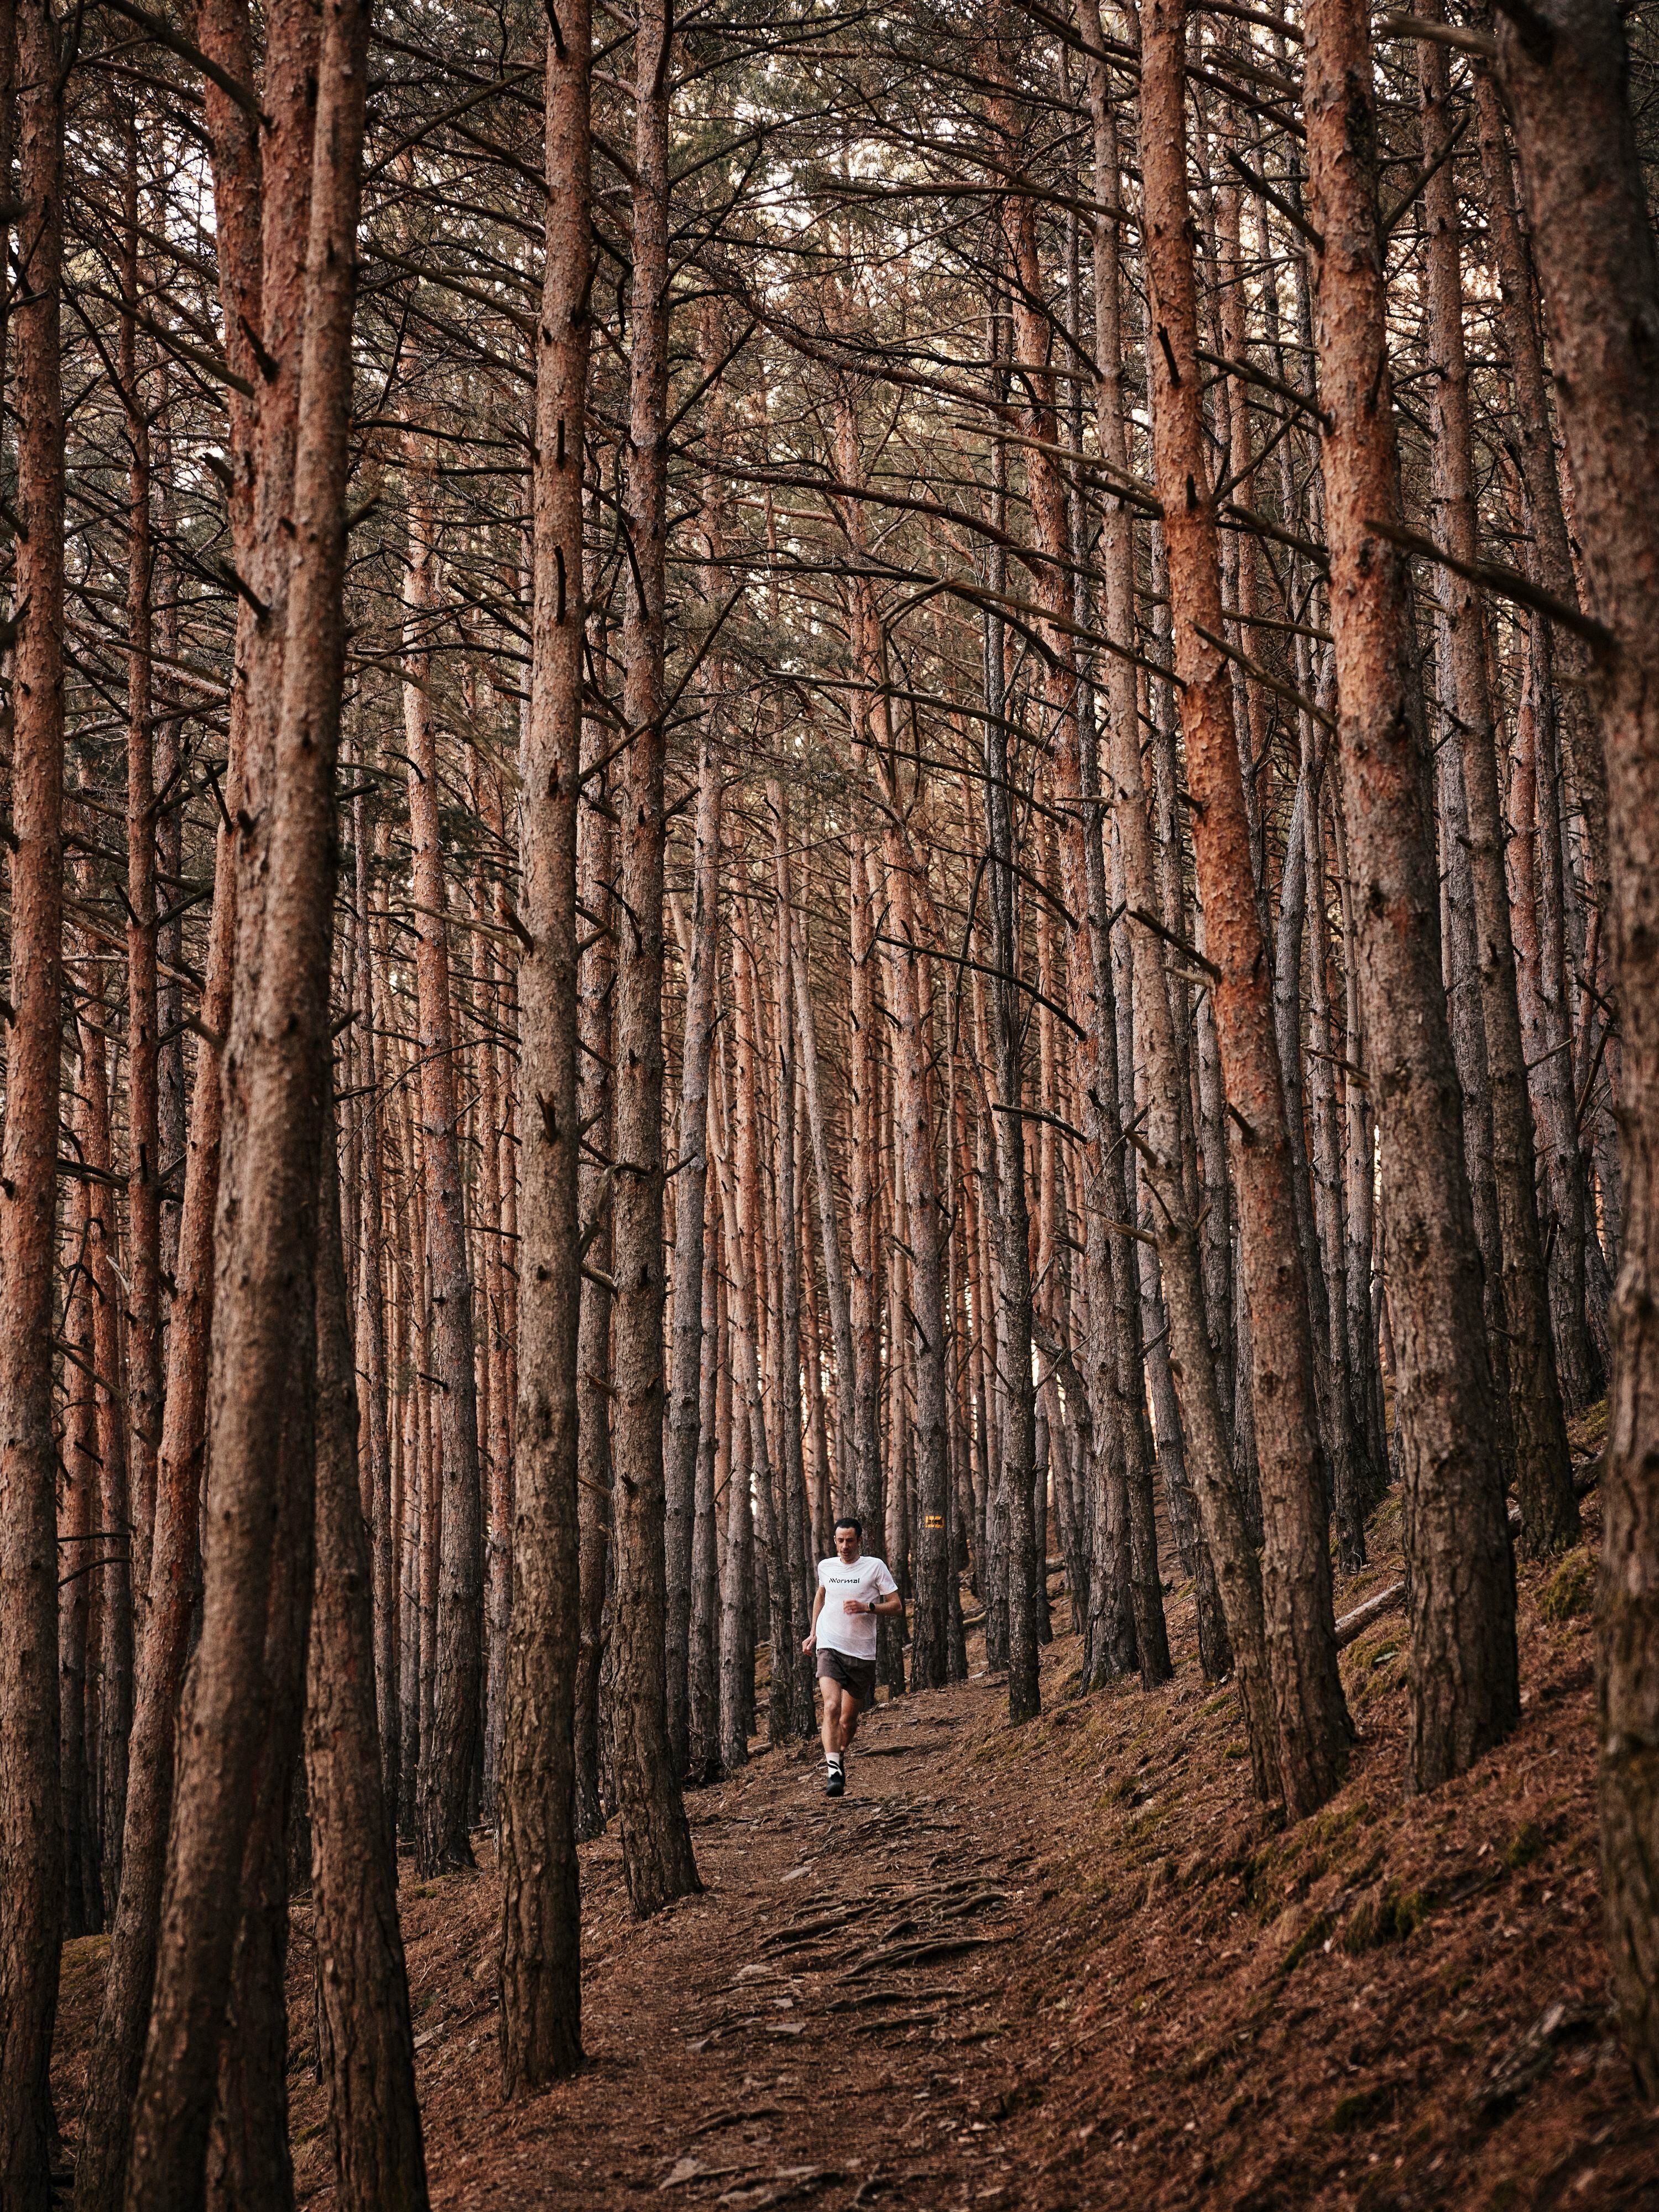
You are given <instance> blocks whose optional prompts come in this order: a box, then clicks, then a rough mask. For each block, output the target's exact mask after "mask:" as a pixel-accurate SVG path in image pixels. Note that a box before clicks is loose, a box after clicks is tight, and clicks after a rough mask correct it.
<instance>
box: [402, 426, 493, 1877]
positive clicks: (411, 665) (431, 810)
mask: <svg viewBox="0 0 1659 2212" xmlns="http://www.w3.org/2000/svg"><path fill="white" fill-rule="evenodd" d="M406 442H407V445H408V447H409V463H410V465H409V467H408V469H407V471H406V472H405V483H406V484H407V487H408V500H409V560H408V566H407V568H406V569H405V571H404V739H405V742H406V744H408V747H409V831H410V842H411V844H412V846H413V848H414V858H413V862H412V865H411V868H410V878H411V884H412V889H413V892H414V904H415V919H416V951H415V983H416V1007H417V1012H418V1019H419V1024H420V1108H421V1139H422V1154H423V1157H424V1162H425V1168H426V1259H427V1267H428V1273H429V1276H430V1280H431V1292H432V1304H433V1308H434V1314H435V1319H434V1326H433V1340H434V1341H433V1355H434V1360H435V1377H436V1383H437V1393H438V1420H437V1434H438V1441H439V1448H440V1451H441V1462H440V1465H439V1468H438V1470H437V1485H436V1487H437V1492H438V1500H439V1518H440V1533H439V1582H438V1623H437V1649H436V1651H435V1655H434V1657H435V1683H434V1696H433V1714H432V1728H431V1730H430V1732H429V1734H428V1735H426V1736H425V1737H423V1738H422V1743H421V1763H420V1775H419V1782H418V1796H417V1803H416V1822H415V1858H416V1865H417V1867H418V1868H419V1869H420V1871H421V1872H422V1874H423V1875H432V1874H436V1873H438V1872H440V1871H441V1870H442V1869H445V1868H448V1867H470V1866H471V1865H472V1863H473V1857H472V1842H471V1833H470V1829H471V1807H472V1781H473V1770H474V1766H475V1765H476V1762H477V1755H478V1721H479V1693H480V1689H481V1686H482V1684H483V1489H482V1486H481V1481H480V1475H479V1467H478V1394H477V1362H476V1358H475V1347H474V1342H473V1324H472V1275H471V1267H470V1265H469V1258H468V1253H467V1246H466V1190H465V1183H464V1182H463V1180H462V1175H461V1151H460V1129H459V1121H460V1100H459V1083H458V1081H457V1077H456V1066H455V1054H456V1045H455V1013H454V1003H453V990H452V987H451V981H450V960H449V924H448V921H447V907H448V895H447V889H446V886H445V881H444V862H443V845H442V835H441V827H440V823H439V809H438V750H437V731H436V728H435V724H434V720H433V713H432V702H431V694H430V690H429V688H428V686H429V679H430V671H431V660H430V655H429V652H428V646H429V632H430V629H431V624H432V619H433V617H432V593H433V580H432V562H433V539H434V537H435V518H434V514H433V496H432V495H433V464H432V461H431V458H430V456H429V454H428V453H427V452H426V451H425V450H424V441H422V440H421V439H420V438H419V436H418V435H417V434H414V433H410V434H409V435H408V437H407V441H406Z"/></svg>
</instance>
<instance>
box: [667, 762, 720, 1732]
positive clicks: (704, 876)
mask: <svg viewBox="0 0 1659 2212" xmlns="http://www.w3.org/2000/svg"><path fill="white" fill-rule="evenodd" d="M720 795H721V794H720V761H719V757H718V756H717V754H716V752H715V749H714V732H713V730H712V729H711V728H708V727H707V726H706V727H705V729H704V732H703V737H702V746H701V748H700V750H699V753H698V758H697V821H696V860H695V864H694V873H693V878H692V912H691V928H690V953H691V957H690V964H689V966H688V968H687V971H686V981H685V1023H684V1041H683V1044H682V1048H681V1055H680V1138H679V1141H680V1166H679V1168H678V1172H677V1174H676V1176H675V1201H674V1202H675V1221H674V1318H673V1346H672V1358H671V1367H670V1375H671V1383H670V1387H669V1393H668V1454H667V1464H666V1467H665V1492H666V1513H665V1545H664V1550H665V1560H666V1572H667V1584H668V1633H667V1638H666V1662H667V1669H668V1745H669V1756H670V1758H671V1759H672V1761H673V1763H674V1771H675V1772H676V1773H677V1774H684V1772H685V1771H686V1769H687V1765H688V1763H689V1760H690V1665H691V1648H690V1647H691V1559H692V1553H693V1550H694V1548H695V1539H696V1486H697V1466H698V1450H699V1442H700V1438H701V1434H702V1357H703V1334H702V1330H703V1297H702V1274H703V1264H702V1245H703V1217H704V1215H705V1213H706V1212H707V1210H708V1209H707V1204H706V1200H707V1196H708V1065H709V1058H710V1054H711V1049H712V1047H713V1043H714V970H715V967H716V965H717V963H718V961H719V958H720V943H719V937H718V930H719V925H720Z"/></svg>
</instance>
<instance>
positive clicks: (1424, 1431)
mask: <svg viewBox="0 0 1659 2212" xmlns="http://www.w3.org/2000/svg"><path fill="white" fill-rule="evenodd" d="M1306 56H1307V77H1306V87H1307V99H1306V110H1307V121H1308V151H1309V166H1310V185H1311V200H1312V205H1311V210H1310V212H1311V217H1312V220H1313V221H1314V222H1316V225H1317V227H1318V228H1319V230H1320V231H1321V233H1322V236H1323V240H1324V250H1323V252H1322V256H1321V263H1320V272H1319V303H1318V316H1317V325H1316V343H1317V352H1318V360H1319V389H1320V397H1321V399H1322V404H1323V405H1324V407H1325V409H1326V410H1327V412H1326V420H1325V426H1324V430H1323V436H1322V453H1323V459H1324V471H1325V485H1326V531H1327V541H1328V545H1329V549H1330V560H1331V623H1332V628H1333V630H1334V635H1335V639H1336V680H1337V697H1338V710H1339V722H1340V732H1339V744H1340V753H1341V762H1342V806H1343V813H1344V817H1345V822H1346V834H1347V859H1348V864H1349V867H1350V870H1351V872H1352V878H1353V881H1352V906H1353V911H1354V915H1355V919H1356V921H1357V924H1358V935H1357V939H1356V941H1355V943H1354V945H1353V951H1352V958H1353V959H1354V961H1355V963H1356V964H1357V967H1358V976H1359V1004H1360V1008H1361V1012H1362V1016H1363V1020H1364V1035H1365V1040H1366V1064H1365V1065H1366V1074H1367V1077H1368V1079H1369V1081H1370V1088H1371V1093H1372V1097H1373V1098H1374V1099H1375V1100H1376V1103H1377V1107H1378V1110H1379V1113H1380V1116H1381V1121H1382V1143H1383V1152H1382V1172H1383V1206H1384V1209H1385V1212H1386V1216H1387V1219H1388V1225H1389V1256H1390V1260H1391V1261H1392V1270H1393V1272H1392V1281H1391V1290H1392V1292H1393V1298H1394V1313H1395V1322H1396V1325H1397V1326H1399V1328H1400V1334H1399V1335H1398V1337H1397V1340H1396V1349H1397V1352H1398V1357H1399V1376H1398V1395H1397V1398H1396V1401H1395V1404H1396V1425H1397V1433H1398V1436H1399V1438H1400V1444H1401V1474H1402V1480H1403V1483H1404V1488H1405V1494H1406V1528H1407V1560H1408V1564H1409V1569H1410V1575H1409V1579H1410V1583H1411V1592H1412V1596H1411V1618H1412V1632H1413V1636H1412V1659H1411V1677H1410V1698H1411V1720H1410V1734H1409V1741H1408V1747H1407V1781H1408V1786H1409V1787H1411V1788H1412V1789H1415V1790H1425V1789H1432V1788H1433V1787H1435V1785H1436V1784H1438V1783H1439V1782H1442V1781H1443V1780H1444V1779H1445V1778H1447V1777H1448V1776H1449V1775H1451V1774H1455V1773H1457V1772H1459V1771H1462V1769H1463V1768H1465V1767H1467V1766H1468V1765H1469V1764H1470V1763H1471V1761H1472V1760H1474V1759H1476V1758H1478V1757H1479V1756H1480V1753H1481V1752H1483V1751H1484V1750H1486V1749H1487V1748H1488V1747H1490V1746H1491V1745H1492V1744H1493V1743H1495V1742H1497V1741H1498V1740H1499V1739H1500V1738H1501V1737H1503V1736H1504V1735H1506V1734H1507V1733H1508V1731H1509V1730H1510V1729H1511V1728H1512V1727H1513V1726H1514V1724H1515V1721H1516V1716H1517V1713H1518V1711H1519V1705H1518V1698H1519V1688H1518V1684H1517V1681H1516V1647H1515V1583H1514V1571H1513V1565H1512V1562H1511V1558H1510V1536H1509V1522H1508V1519H1507V1516H1506V1514H1505V1510H1504V1486H1503V1471H1502V1468H1501V1466H1500V1464H1499V1462H1498V1455H1497V1453H1496V1451H1495V1449H1494V1447H1493V1440H1492V1423H1493V1416H1494V1405H1493V1398H1492V1370H1491V1365H1490V1363H1489V1360H1488V1358H1487V1351H1486V1339H1485V1334H1484V1331H1483V1330H1482V1328H1481V1327H1480V1262H1479V1256H1478V1254H1477V1252H1476V1249H1475V1244H1474V1223H1473V1218H1472V1216H1471V1212H1470V1206H1469V1194H1468V1176H1467V1172H1466V1170H1465V1168H1464V1164H1463V1155H1462V1131H1461V1128H1460V1126H1459V1115H1458V1094H1457V1081H1456V1073H1455V1067H1454V1065H1453V1061H1452V1054H1451V1039H1450V1035H1449V1030H1448V1027H1447V1019H1446V1003H1445V994H1444V993H1443V990H1442V988H1441V983H1440V975H1439V958H1438V941H1437V940H1438V935H1439V933H1438V930H1437V926H1436V921H1437V885H1436V881H1435V862H1434V849H1433V841H1432V835H1431V828H1430V824H1429V822H1428V820H1427V818H1426V815H1425V806H1424V799H1423V766H1424V750H1423V749H1424V737H1423V732H1422V731H1421V730H1420V729H1419V727H1418V726H1417V724H1416V722H1415V720H1414V719H1413V679H1412V670H1411V665H1410V656H1411V651H1412V638H1411V627H1410V613H1409V606H1408V603H1407V580H1406V574H1405V568H1404V564H1403V562H1401V559H1400V557H1399V556H1398V555H1397V554H1396V553H1395V551H1394V550H1393V549H1392V548H1391V547H1390V545H1389V543H1388V542H1387V541H1386V540H1384V539H1380V538H1378V537H1377V536H1376V534H1375V532H1373V531H1372V530H1371V529H1370V522H1371V521H1372V520H1380V521H1383V522H1391V521H1393V520H1395V519H1396V518H1397V516H1398V513H1399V509H1400V489H1399V461H1398V451H1397V445H1396V440H1395V426H1394V415H1393V410H1392V403H1391V400H1390V398H1389V381H1388V359H1387V339H1386V331H1385V324H1384V313H1383V306H1384V302H1383V269H1382V258H1381V249H1380V245H1379V239H1378V219H1377V198H1376V106H1375V100H1374V95H1373V93H1372V89H1371V64H1370V46H1369V38H1368V30H1367V21H1366V18H1365V16H1364V14H1363V12H1362V11H1361V10H1360V9H1358V6H1357V5H1356V4H1355V0H1309V8H1308V15H1307V46H1306Z"/></svg>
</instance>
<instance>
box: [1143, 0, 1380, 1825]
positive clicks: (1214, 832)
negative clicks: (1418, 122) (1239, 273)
mask: <svg viewBox="0 0 1659 2212" xmlns="http://www.w3.org/2000/svg"><path fill="white" fill-rule="evenodd" d="M1186 27H1187V8H1186V0H1150V4H1149V6H1148V7H1147V8H1146V10H1145V11H1144V14H1143V18H1142V57H1141V80H1140V100H1141V139H1142V148H1141V161H1142V167H1143V171H1144V173H1145V179H1146V202H1145V204H1146V257H1147V268H1148V275H1149V279H1150V285H1151V293H1152V297H1151V302H1150V307H1149V316H1150V319H1151V321H1152V324H1153V325H1154V326H1155V328H1156V331H1157V333H1158V356H1157V357H1154V356H1153V354H1152V348H1151V347H1150V346H1149V347H1148V349H1147V357H1148V365H1149V368H1151V371H1152V401H1153V407H1152V430H1153V449H1154V458H1155V463H1156V469H1157V481H1158V495H1159V497H1160V499H1161V500H1162V501H1163V506H1164V539H1165V543H1166V545H1167V547H1168V551H1169V564H1170V604H1171V609H1172V611H1173V615H1174V628H1175V649H1176V672H1177V674H1178V676H1179V678H1180V679H1181V684H1182V690H1181V725H1182V736H1183V738H1184V739H1185V742H1186V755H1187V775H1188V782H1189V784H1190V785H1191V787H1192V791H1193V796H1194V799H1195V800H1196V801H1197V805H1196V806H1195V808H1194V824H1193V848H1194V856H1195V859H1196V862H1197V867H1198V878H1199V887H1200V894H1201V896H1202V897H1203V901H1204V923H1205V943H1206V947H1207V948H1208V954H1209V957H1210V958H1211V959H1212V960H1213V961H1215V962H1216V963H1218V971H1219V972H1218V974H1217V975H1216V976H1215V979H1214V981H1213V985H1212V1000H1213V1003H1214V1006H1215V1015H1216V1029H1217V1032H1218V1036H1219V1038H1220V1042H1221V1058H1222V1072H1223V1076H1224V1079H1225V1083H1226V1085H1227V1091H1228V1107H1229V1112H1230V1114H1231V1116H1232V1118H1233V1120H1234V1122H1235V1125H1236V1127H1237V1126H1238V1125H1240V1124H1242V1125H1243V1126H1242V1127H1239V1131H1238V1133H1239V1138H1240V1139H1241V1140H1240V1141H1237V1142H1236V1143H1235V1144H1234V1146H1233V1155H1232V1165H1233V1170H1234V1183H1235V1188H1236V1189H1237V1195H1238V1206H1239V1225H1240V1231H1241V1243H1242V1249H1243V1274H1244V1286H1245V1295H1246V1297H1247V1300H1248V1302H1249V1316H1250V1338H1251V1347H1252V1356H1253V1369H1252V1373H1251V1377H1250V1383H1251V1398H1252V1404H1253V1407H1254V1410H1255V1431H1256V1449H1257V1453H1258V1456H1259V1462H1260V1466H1261V1509H1262V1521H1263V1527H1264V1534H1265V1540H1266V1541H1265V1545H1264V1549H1263V1555H1262V1585H1263V1598H1264V1601H1265V1608H1266V1616H1267V1663H1268V1668H1269V1670H1270V1674H1271V1679H1272V1682H1273V1699H1274V1708H1275V1717H1276V1723H1277V1733H1278V1759H1279V1782H1280V1784H1281V1786H1282V1788H1283V1790H1284V1792H1285V1806H1286V1808H1287V1810H1288V1811H1289V1813H1290V1814H1291V1817H1292V1818H1293V1819H1299V1818H1300V1817H1301V1816H1302V1815H1303V1814H1306V1813H1310V1812H1311V1811H1313V1809H1314V1808H1316V1806H1319V1805H1322V1804H1323V1803H1324V1802H1325V1800H1326V1799H1327V1798H1328V1796H1330V1795H1331V1793H1332V1791H1333V1790H1334V1789H1335V1788H1336V1787H1337V1785H1338V1784H1339V1783H1340V1780H1341V1778H1342V1774H1343V1771H1344V1769H1345V1767H1346V1763H1347V1741H1348V1733H1349V1730H1348V1721H1347V1708H1346V1703H1345V1701H1344V1699H1343V1694H1342V1684H1341V1678H1340V1675H1339V1674H1338V1672H1337V1665H1336V1644H1335V1638H1334V1618H1335V1617H1334V1611H1333V1607H1332V1601H1331V1572H1330V1554H1329V1551H1328V1547H1327V1538H1326V1505H1325V1496H1324V1482H1325V1470H1324V1468H1323V1466H1322V1455H1321V1453H1320V1449H1319V1433H1320V1425H1319V1415H1318V1408H1317V1405H1316V1398H1315V1393H1314V1361H1313V1342H1312V1334H1311V1329H1310V1322H1309V1317H1308V1293H1307V1284H1306V1281H1305V1279H1304V1270H1303V1267H1302V1265H1301V1251H1302V1247H1301V1241H1300V1238H1299V1236H1298V1232H1297V1211H1296V1206H1295V1203H1294V1200H1293V1196H1292V1193H1291V1173H1292V1160H1291V1147H1290V1143H1289V1139H1288V1136H1287V1133H1286V1127H1285V1094H1284V1088H1283V1084H1282V1080H1281V1074H1280V1068H1279V1053H1278V1049H1277V1046H1276V1043H1275V1041H1274V1036H1273V1010H1272V1006H1271V1002H1270V997H1269V988H1268V967H1267V948H1266V945H1264V943H1263V941H1262V936H1261V917H1260V913H1259V910H1258V908H1257V905H1256V901H1255V884H1254V878H1253V877H1252V873H1251V869H1250V858H1249V821H1248V816H1247V811H1246V808H1245V804H1244V790H1243V779H1242V775H1241V773H1240V768H1239V756H1238V740H1237V734H1236V732H1235V729H1234V725H1233V708H1232V687H1231V680H1230V678H1229V676H1228V672H1227V663H1226V660H1225V656H1224V655H1223V654H1222V653H1220V652H1219V651H1218V648H1217V646H1216V645H1215V644H1214V643H1213V642H1212V641H1213V640H1216V639H1218V638H1220V637H1221V636H1222V635H1224V632H1223V629H1222V623H1223V620H1224V617H1223V615H1222V607H1221V572H1220V565H1219V561H1218V548H1217V532H1216V520H1215V502H1214V494H1213V490H1212V487H1211V484H1210V481H1209V472H1208V468H1207V465H1206V460H1205V455H1204V422H1203V414H1202V409H1201V404H1200V386H1199V363H1198V320H1197V301H1196V291H1195V285H1194V271H1193V257H1192V249H1191V245H1190V242H1189V241H1190V223H1191V215H1190V210H1189V204H1188V190H1187V125H1186V68H1185V58H1184V46H1185V40H1186Z"/></svg>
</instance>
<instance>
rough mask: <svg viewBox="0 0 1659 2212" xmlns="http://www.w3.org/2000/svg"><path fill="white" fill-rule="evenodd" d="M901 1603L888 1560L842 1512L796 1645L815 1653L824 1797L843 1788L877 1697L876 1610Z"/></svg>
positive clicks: (857, 1523) (859, 1525)
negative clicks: (871, 1552) (872, 1552)
mask: <svg viewBox="0 0 1659 2212" xmlns="http://www.w3.org/2000/svg"><path fill="white" fill-rule="evenodd" d="M902 1602H903V1601H902V1599H901V1597H900V1596H899V1594H898V1584H897V1583H896V1582H895V1581H894V1580H893V1577H892V1576H891V1575H890V1573H889V1572H888V1571H887V1562H886V1560H885V1559H866V1557H865V1556H864V1523H863V1522H861V1521H859V1520H856V1519H854V1516H852V1515H851V1514H844V1515H843V1516H842V1518H841V1519H840V1520H839V1521H837V1522H836V1556H835V1558H834V1559H823V1560H821V1561H820V1562H819V1565H818V1594H817V1597H816V1598H815V1599H814V1601H813V1604H812V1626H811V1629H810V1630H809V1631H808V1632H807V1635H806V1638H805V1641H804V1642H803V1644H802V1645H801V1647H800V1648H801V1650H803V1651H812V1650H816V1651H817V1655H818V1687H819V1688H820V1689H821V1690H822V1691H823V1758H824V1765H825V1767H826V1769H827V1771H826V1773H825V1776H824V1783H823V1787H824V1792H825V1795H826V1796H830V1797H839V1796H841V1794H842V1790H845V1789H846V1787H847V1753H848V1748H849V1747H850V1746H851V1744H852V1741H853V1736H854V1731H855V1730H856V1729H857V1727H858V1724H859V1714H860V1711H861V1710H862V1708H863V1707H864V1706H866V1705H874V1703H875V1702H876V1615H877V1614H878V1613H896V1612H897V1611H898V1610H899V1608H900V1606H901V1605H902Z"/></svg>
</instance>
